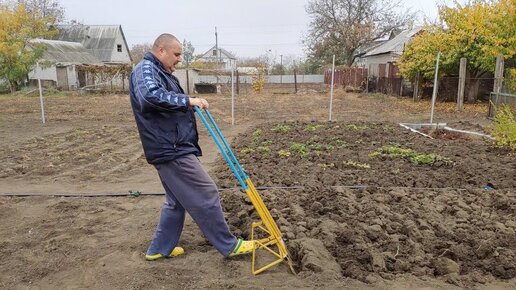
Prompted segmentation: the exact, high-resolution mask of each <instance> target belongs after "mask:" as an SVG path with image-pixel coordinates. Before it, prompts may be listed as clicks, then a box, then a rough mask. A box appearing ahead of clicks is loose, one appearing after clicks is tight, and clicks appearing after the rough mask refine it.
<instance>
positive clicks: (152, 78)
mask: <svg viewBox="0 0 516 290" xmlns="http://www.w3.org/2000/svg"><path fill="white" fill-rule="evenodd" d="M129 90H130V96H131V106H132V108H133V113H134V117H135V119H136V125H137V127H138V132H139V133H140V139H141V141H142V145H143V151H144V152H145V157H146V158H147V162H149V163H151V164H158V163H163V162H167V161H171V160H174V159H175V158H177V157H180V156H183V155H186V154H194V155H196V156H200V155H201V154H202V153H201V148H200V147H199V144H198V141H199V137H198V133H197V125H196V123H195V115H194V111H193V110H192V109H191V108H190V97H188V96H187V95H185V93H184V91H183V89H182V88H181V86H180V85H179V81H178V79H177V78H176V77H175V76H173V75H171V74H169V73H168V72H167V71H166V70H165V68H164V67H163V65H162V64H161V63H160V62H159V60H158V59H157V58H156V57H155V56H154V55H153V54H152V53H150V52H147V53H146V54H145V56H144V58H143V60H142V61H141V62H140V63H138V64H137V65H136V66H135V67H134V69H133V72H132V73H131V77H130V80H129Z"/></svg>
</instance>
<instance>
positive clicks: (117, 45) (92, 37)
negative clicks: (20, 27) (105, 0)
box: [29, 25, 131, 90]
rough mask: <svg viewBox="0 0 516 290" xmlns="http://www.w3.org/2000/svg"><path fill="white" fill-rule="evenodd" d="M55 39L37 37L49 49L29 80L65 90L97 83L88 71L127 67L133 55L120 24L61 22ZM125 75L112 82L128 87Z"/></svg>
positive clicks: (30, 73) (36, 41)
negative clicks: (65, 23) (62, 23)
mask: <svg viewBox="0 0 516 290" xmlns="http://www.w3.org/2000/svg"><path fill="white" fill-rule="evenodd" d="M57 29H58V31H59V34H58V35H57V36H55V37H54V39H51V40H49V39H34V40H33V41H32V42H33V43H40V44H43V45H44V46H45V48H46V51H45V52H44V54H43V57H42V59H41V60H40V61H39V63H38V65H37V66H36V67H35V68H34V69H33V70H32V71H31V72H29V80H30V81H31V83H33V84H34V83H35V82H36V81H37V79H40V80H42V82H43V83H44V84H45V85H48V86H55V87H57V88H60V89H62V90H75V89H78V88H82V87H85V86H94V85H96V83H97V82H99V80H98V79H97V78H95V75H94V74H92V73H88V69H87V68H88V67H92V66H109V67H117V66H120V67H122V66H127V65H130V64H131V54H130V52H129V47H128V46H127V42H126V39H125V35H124V33H123V31H122V27H121V26H120V25H58V26H57ZM124 78H125V77H124V76H119V77H117V78H116V79H114V80H111V84H113V83H114V84H115V85H118V86H122V87H123V86H125V83H124V82H125V81H126V80H124Z"/></svg>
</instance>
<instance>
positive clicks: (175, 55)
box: [151, 33, 183, 73]
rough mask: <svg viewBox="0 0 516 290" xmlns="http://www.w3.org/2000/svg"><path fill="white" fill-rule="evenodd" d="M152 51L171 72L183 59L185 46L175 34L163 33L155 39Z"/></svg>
mask: <svg viewBox="0 0 516 290" xmlns="http://www.w3.org/2000/svg"><path fill="white" fill-rule="evenodd" d="M151 52H152V54H154V56H156V58H157V59H158V60H159V61H160V62H161V64H163V66H164V67H165V69H166V70H167V71H168V72H169V73H173V72H174V71H175V70H176V65H177V64H178V63H179V62H180V61H181V55H182V54H183V48H182V46H181V42H179V40H178V39H177V38H176V37H175V36H174V35H172V34H169V33H163V34H162V35H160V36H158V38H156V40H155V41H154V44H153V45H152V50H151Z"/></svg>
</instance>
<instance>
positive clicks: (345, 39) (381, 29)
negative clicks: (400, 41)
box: [304, 0, 415, 65]
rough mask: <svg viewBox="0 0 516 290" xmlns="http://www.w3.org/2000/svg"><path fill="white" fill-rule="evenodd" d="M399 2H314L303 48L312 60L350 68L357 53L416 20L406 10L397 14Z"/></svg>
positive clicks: (334, 0) (373, 0) (308, 8)
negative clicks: (334, 63)
mask: <svg viewBox="0 0 516 290" xmlns="http://www.w3.org/2000/svg"><path fill="white" fill-rule="evenodd" d="M398 8H400V1H399V0H395V1H390V0H311V1H309V2H308V5H307V6H306V12H307V13H308V14H309V15H310V16H311V18H312V21H311V22H310V28H309V31H308V35H307V36H306V37H305V40H304V44H305V46H306V47H307V50H308V56H309V58H311V59H318V60H319V62H322V63H329V62H331V58H332V55H333V54H335V58H336V62H337V64H346V65H351V64H352V63H353V60H354V58H355V52H356V50H357V49H358V48H359V47H360V46H361V45H364V44H366V43H369V42H371V41H374V40H377V39H380V38H382V37H385V36H387V35H388V34H389V33H390V32H391V31H392V30H394V29H399V28H404V27H405V26H406V25H407V24H410V23H411V22H412V20H413V19H414V18H415V14H413V13H411V12H410V10H407V11H405V12H403V13H400V12H397V10H396V9H398Z"/></svg>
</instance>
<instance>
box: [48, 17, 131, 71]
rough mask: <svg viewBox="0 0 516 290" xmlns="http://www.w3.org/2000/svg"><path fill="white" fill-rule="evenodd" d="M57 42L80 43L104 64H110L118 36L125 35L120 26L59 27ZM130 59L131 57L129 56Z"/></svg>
mask: <svg viewBox="0 0 516 290" xmlns="http://www.w3.org/2000/svg"><path fill="white" fill-rule="evenodd" d="M57 29H58V30H59V34H58V35H57V36H56V37H55V39H56V40H62V41H70V42H80V43H81V44H82V45H83V46H84V47H85V48H86V49H88V50H90V51H91V53H92V54H93V55H95V56H96V57H97V58H98V59H100V60H101V61H103V62H110V61H111V55H112V53H113V50H114V47H115V45H116V43H115V42H116V39H117V36H118V34H119V33H120V34H121V35H122V38H123V39H124V44H125V46H126V47H127V49H129V47H128V46H127V41H126V39H125V35H124V33H123V31H122V27H121V26H120V25H82V24H80V25H57ZM129 57H130V55H129Z"/></svg>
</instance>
